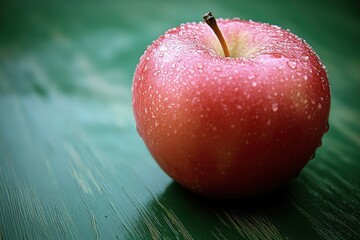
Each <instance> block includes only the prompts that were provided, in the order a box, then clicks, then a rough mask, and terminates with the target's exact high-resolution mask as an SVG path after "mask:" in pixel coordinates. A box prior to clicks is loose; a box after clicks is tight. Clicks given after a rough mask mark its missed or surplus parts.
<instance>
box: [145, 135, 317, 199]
mask: <svg viewBox="0 0 360 240" xmlns="http://www.w3.org/2000/svg"><path fill="white" fill-rule="evenodd" d="M295 132H296V131H294V133H295ZM309 134H310V133H309ZM234 135H235V136H232V137H230V138H229V139H221V140H220V139H212V140H210V141H209V140H207V141H198V142H197V143H196V144H194V142H193V141H187V140H186V138H183V137H180V138H174V137H173V138H162V139H164V140H163V141H161V140H160V141H161V142H159V143H158V144H157V145H156V147H155V146H151V143H148V144H149V145H150V148H149V149H151V153H152V155H153V156H154V158H155V159H156V160H157V162H158V164H159V165H160V167H161V168H162V169H163V170H164V171H165V172H166V173H167V174H168V175H169V176H170V177H171V178H173V179H174V180H175V181H177V182H178V183H179V184H181V185H182V186H184V187H185V188H187V189H189V190H191V191H193V192H195V193H198V194H200V195H203V196H207V197H212V198H245V197H251V196H255V195H259V194H264V193H266V192H269V191H271V190H274V189H275V188H278V187H279V186H281V185H283V184H285V183H286V182H287V181H289V180H290V179H292V178H295V177H297V176H298V174H299V172H300V171H301V169H302V168H303V167H304V166H305V164H306V163H307V162H308V161H309V159H310V158H311V156H312V155H313V153H314V152H315V150H316V148H317V147H318V145H319V144H320V143H318V142H315V141H314V140H312V139H314V138H308V139H309V140H308V141H303V139H301V134H300V137H297V138H291V137H289V135H288V136H285V135H283V136H282V137H283V138H284V139H287V141H286V142H285V143H284V141H283V142H282V143H281V144H277V143H276V141H271V140H269V139H261V138H253V139H250V140H247V142H246V143H243V141H242V138H241V137H240V136H236V134H234ZM290 135H292V134H290ZM298 136H299V135H298ZM305 137H306V136H305ZM320 137H321V136H319V137H315V139H319V138H320ZM299 140H300V141H299ZM145 141H146V140H145ZM234 143H238V144H234ZM176 146H181V150H179V149H178V148H177V147H176Z"/></svg>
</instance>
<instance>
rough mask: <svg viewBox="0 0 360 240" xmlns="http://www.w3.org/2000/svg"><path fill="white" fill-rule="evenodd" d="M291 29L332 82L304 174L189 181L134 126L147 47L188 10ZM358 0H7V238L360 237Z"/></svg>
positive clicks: (0, 51) (3, 232) (2, 184)
mask: <svg viewBox="0 0 360 240" xmlns="http://www.w3.org/2000/svg"><path fill="white" fill-rule="evenodd" d="M208 10H212V11H213V12H214V13H215V15H216V16H223V17H240V18H244V19H252V20H256V21H264V22H270V23H272V24H277V25H279V26H281V27H283V28H289V29H291V31H293V32H294V33H296V34H297V35H299V36H301V37H303V38H304V39H306V40H307V42H308V43H309V44H310V45H312V46H313V48H314V49H315V50H316V51H317V52H318V53H319V55H320V56H321V58H322V60H323V62H324V63H325V64H326V66H327V70H328V73H329V78H330V81H331V85H332V95H333V98H332V108H331V117H330V126H331V129H330V132H329V133H328V134H327V135H326V136H325V137H324V139H323V146H322V147H321V148H320V149H319V150H318V151H317V153H316V158H315V159H314V160H312V161H311V162H310V163H309V164H308V165H307V166H306V168H305V169H304V170H303V171H302V173H301V175H300V176H299V177H298V178H297V179H296V180H293V181H291V182H290V183H289V184H288V185H286V186H284V187H283V188H281V189H279V190H278V191H276V192H274V193H272V194H270V195H267V196H264V197H262V198H259V199H253V200H247V201H245V200H242V201H241V200H238V201H235V200H234V201H214V200H209V199H206V198H202V197H198V196H196V195H194V194H192V193H189V192H188V191H187V190H184V189H183V188H181V187H180V186H178V185H177V184H175V183H173V182H172V180H171V179H170V178H169V177H168V176H167V175H165V174H164V173H163V172H162V170H161V169H160V168H159V167H158V166H157V164H156V163H155V162H154V160H153V159H152V157H151V156H150V154H149V153H148V151H147V149H146V147H145V146H144V144H143V142H142V141H141V139H140V137H139V136H138V134H137V132H136V130H135V123H134V119H133V115H132V108H131V90H130V88H131V83H132V76H133V72H134V69H135V66H136V64H137V62H138V59H139V57H140V55H141V54H142V53H143V51H144V50H145V48H146V46H147V45H148V44H150V43H151V42H152V40H154V39H156V38H157V37H158V36H159V35H160V34H162V33H164V32H165V30H167V29H168V28H171V27H175V26H177V25H179V24H180V23H182V22H186V21H201V20H202V19H201V17H202V14H203V13H204V12H206V11H208ZM358 10H359V4H357V3H355V1H354V2H352V1H338V3H331V2H329V1H318V2H316V1H312V0H308V1H298V2H296V1H284V2H281V1H275V2H271V3H270V1H251V2H250V1H248V2H246V1H230V2H220V1H219V2H218V3H216V2H215V1H214V2H209V1H198V2H195V1H190V0H186V1H185V0H184V1H145V0H144V1H120V0H119V1H79V0H78V1H31V2H30V1H11V2H10V1H9V2H7V3H3V4H1V7H0V239H360V177H359V176H360V125H359V122H360V100H359V94H360V58H359V56H360V50H359V49H360V47H359V43H360V19H359V17H358V16H359V14H358Z"/></svg>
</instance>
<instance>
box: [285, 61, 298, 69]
mask: <svg viewBox="0 0 360 240" xmlns="http://www.w3.org/2000/svg"><path fill="white" fill-rule="evenodd" d="M287 65H288V66H289V68H291V69H295V68H296V62H294V61H291V60H289V61H287Z"/></svg>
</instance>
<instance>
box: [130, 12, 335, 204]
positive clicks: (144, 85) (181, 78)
mask: <svg viewBox="0 0 360 240" xmlns="http://www.w3.org/2000/svg"><path fill="white" fill-rule="evenodd" d="M204 18H205V21H206V23H207V24H208V25H207V24H206V23H204V22H200V23H187V24H183V25H181V26H179V27H177V28H173V29H170V30H168V31H167V32H166V33H165V34H164V35H163V36H160V37H159V38H158V39H157V40H156V41H154V42H153V43H152V44H151V45H150V46H149V47H148V48H147V49H146V51H145V53H144V54H143V56H142V57H141V58H140V62H139V63H138V65H137V68H136V71H135V74H134V79H133V86H132V104H133V110H134V115H135V121H136V125H137V130H138V132H139V134H140V136H141V137H142V139H143V141H144V142H145V144H146V146H147V148H148V149H149V151H150V153H151V154H152V156H153V157H154V159H155V160H156V161H157V163H158V164H159V165H160V167H161V168H162V169H163V170H164V171H165V172H166V173H167V174H168V175H169V176H170V177H171V178H173V179H174V180H175V181H177V182H178V183H179V184H181V185H182V186H184V187H186V188H188V189H190V190H191V191H193V192H196V193H198V194H201V195H204V196H209V197H214V198H243V197H249V196H254V195H258V194H263V193H266V192H268V191H271V190H273V189H275V188H277V187H278V186H281V185H283V184H284V183H286V182H287V181H289V180H290V179H292V178H295V177H296V176H298V174H299V172H300V171H301V170H302V169H303V167H304V166H305V165H306V163H307V162H308V161H309V160H310V159H311V158H313V157H314V154H315V150H316V149H317V148H318V147H319V146H320V145H321V139H322V136H323V134H324V133H326V132H327V131H328V128H329V125H328V117H329V111H330V87H329V82H328V78H327V74H326V71H325V67H324V65H323V64H322V63H321V61H320V59H319V57H318V56H317V55H316V53H315V52H314V51H313V50H312V49H311V47H310V46H309V45H308V44H307V43H306V42H305V41H304V40H302V39H300V38H299V37H297V36H295V35H294V34H292V33H290V32H289V31H287V30H284V29H281V28H280V27H278V26H274V25H269V24H265V23H258V22H253V21H245V20H240V19H219V20H218V21H216V20H215V18H214V17H213V16H212V15H211V13H208V14H207V15H205V16H204ZM209 26H210V27H209Z"/></svg>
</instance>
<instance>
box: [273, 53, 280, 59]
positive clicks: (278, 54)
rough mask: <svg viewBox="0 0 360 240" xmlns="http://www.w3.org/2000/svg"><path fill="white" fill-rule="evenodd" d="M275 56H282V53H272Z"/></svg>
mask: <svg viewBox="0 0 360 240" xmlns="http://www.w3.org/2000/svg"><path fill="white" fill-rule="evenodd" d="M272 55H273V56H274V57H275V58H281V53H273V54H272Z"/></svg>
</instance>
